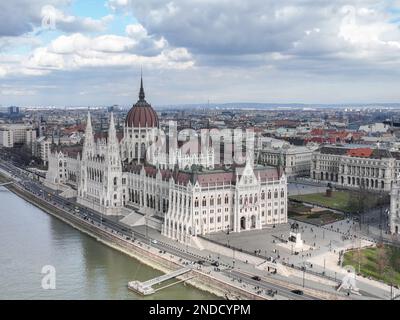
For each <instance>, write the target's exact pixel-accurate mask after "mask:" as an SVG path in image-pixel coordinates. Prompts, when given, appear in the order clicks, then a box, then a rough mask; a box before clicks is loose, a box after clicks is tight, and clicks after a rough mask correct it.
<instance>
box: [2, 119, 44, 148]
mask: <svg viewBox="0 0 400 320" xmlns="http://www.w3.org/2000/svg"><path fill="white" fill-rule="evenodd" d="M35 140H36V130H35V129H34V128H33V127H32V126H31V125H25V124H19V123H11V124H1V125H0V143H1V146H3V147H7V148H12V147H14V145H23V144H26V145H31V144H32V143H33V142H35Z"/></svg>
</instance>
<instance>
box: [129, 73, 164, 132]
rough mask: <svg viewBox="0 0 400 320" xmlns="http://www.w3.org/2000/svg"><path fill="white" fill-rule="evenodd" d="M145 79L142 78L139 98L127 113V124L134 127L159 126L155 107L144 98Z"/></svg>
mask: <svg viewBox="0 0 400 320" xmlns="http://www.w3.org/2000/svg"><path fill="white" fill-rule="evenodd" d="M144 97H145V96H144V89H143V79H142V78H141V79H140V91H139V100H138V101H137V102H136V103H135V104H134V105H133V106H132V108H131V109H130V110H129V112H128V114H127V115H126V119H125V125H126V126H127V127H131V128H132V127H133V128H138V127H140V128H146V127H147V128H154V127H158V115H157V113H156V112H155V111H154V109H153V107H152V106H151V105H150V104H149V103H147V101H146V100H145V99H144Z"/></svg>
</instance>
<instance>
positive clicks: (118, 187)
mask: <svg viewBox="0 0 400 320" xmlns="http://www.w3.org/2000/svg"><path fill="white" fill-rule="evenodd" d="M105 161H106V163H105V164H106V165H105V170H104V175H105V178H106V179H105V181H107V184H106V186H107V187H106V188H105V189H104V192H105V194H104V199H105V202H104V203H105V205H106V207H107V208H106V212H109V213H111V214H117V213H118V212H119V210H120V209H121V207H122V206H123V202H124V198H123V197H124V196H123V192H122V189H123V187H122V162H121V155H120V149H119V141H118V137H117V131H116V130H115V121H114V114H113V113H111V115H110V125H109V128H108V139H107V152H106V159H105Z"/></svg>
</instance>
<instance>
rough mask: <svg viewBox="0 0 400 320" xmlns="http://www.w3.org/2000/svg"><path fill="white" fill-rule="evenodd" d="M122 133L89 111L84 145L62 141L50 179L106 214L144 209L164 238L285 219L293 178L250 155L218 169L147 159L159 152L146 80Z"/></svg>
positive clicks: (181, 158) (179, 158) (178, 159)
mask: <svg viewBox="0 0 400 320" xmlns="http://www.w3.org/2000/svg"><path fill="white" fill-rule="evenodd" d="M123 133H124V135H123V137H118V134H117V132H116V129H115V123H114V116H113V114H112V113H111V115H110V121H109V129H108V133H107V134H106V135H104V134H103V135H101V136H99V135H96V134H95V133H94V130H93V127H92V123H91V117H90V114H89V115H88V118H87V124H86V130H85V139H84V144H83V146H82V147H80V149H79V148H78V147H75V149H71V147H69V148H67V147H63V146H61V145H60V146H58V147H57V148H55V149H54V150H53V152H51V154H50V156H49V168H48V172H47V175H46V184H47V185H49V186H52V187H53V188H57V189H64V190H65V188H66V186H67V185H70V186H71V187H72V188H74V189H75V193H76V196H77V201H78V202H79V203H80V204H83V205H85V206H87V207H91V208H93V209H95V210H97V211H99V212H102V213H103V214H106V215H126V217H128V216H129V215H130V214H134V212H138V213H140V214H142V215H144V216H145V217H146V220H149V221H150V222H151V223H152V224H153V225H155V226H156V227H157V228H159V230H160V231H161V232H162V233H163V234H164V235H166V236H168V237H170V238H172V239H176V240H178V241H182V242H186V243H190V242H191V239H192V237H194V236H197V235H205V234H208V233H212V232H217V231H222V230H224V231H233V232H241V231H246V230H254V229H261V228H263V227H265V226H267V225H275V224H280V223H286V222H287V181H286V175H285V174H284V172H283V171H282V170H280V168H275V167H268V166H262V165H254V163H253V160H252V157H249V158H248V159H247V162H246V163H244V164H242V165H236V164H233V165H229V166H223V165H220V166H219V167H214V165H211V164H212V163H210V165H207V161H208V160H204V161H205V162H206V163H205V165H201V161H200V163H199V162H197V163H192V165H191V166H189V164H190V163H191V162H190V163H186V162H185V161H187V159H186V158H185V154H180V153H173V157H172V158H170V159H173V160H174V161H175V163H171V162H168V163H166V164H165V165H164V166H161V165H160V163H159V162H157V161H156V163H155V164H153V163H149V162H148V161H147V158H146V153H147V150H149V149H150V150H154V152H155V153H156V154H157V152H158V150H159V149H158V148H154V149H151V148H150V147H151V146H153V145H156V144H157V142H158V140H157V138H158V137H159V136H160V134H159V121H158V116H157V113H156V112H155V111H154V109H153V108H152V107H151V105H150V104H148V103H147V102H146V100H145V95H144V89H143V83H142V82H141V88H140V93H139V100H138V102H137V103H136V104H134V105H133V107H132V108H131V110H130V111H129V112H128V114H127V116H126V120H125V124H124V128H123ZM169 142H170V143H172V141H169ZM205 146H208V143H207V142H206V143H205ZM169 147H171V145H169ZM156 159H157V157H156ZM199 159H202V158H201V157H197V161H199ZM193 164H194V165H193Z"/></svg>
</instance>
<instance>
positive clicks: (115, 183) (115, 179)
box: [114, 177, 117, 186]
mask: <svg viewBox="0 0 400 320" xmlns="http://www.w3.org/2000/svg"><path fill="white" fill-rule="evenodd" d="M116 185H117V177H114V186H116Z"/></svg>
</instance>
